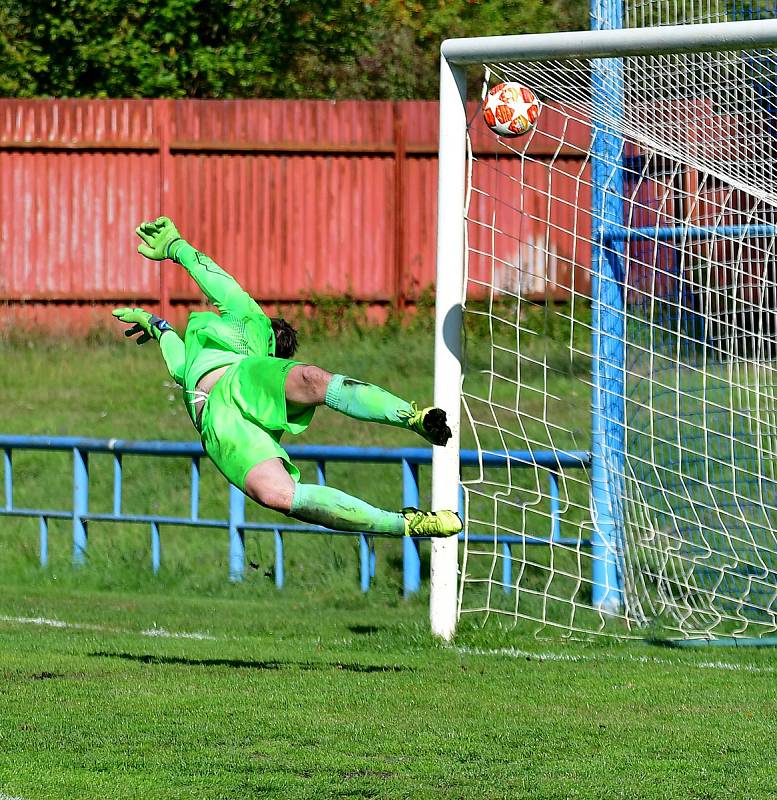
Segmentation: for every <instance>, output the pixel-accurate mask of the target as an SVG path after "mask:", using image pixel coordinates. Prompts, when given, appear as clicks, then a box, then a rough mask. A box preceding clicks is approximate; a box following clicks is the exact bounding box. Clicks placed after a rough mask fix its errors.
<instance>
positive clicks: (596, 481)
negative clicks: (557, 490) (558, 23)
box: [591, 0, 626, 611]
mask: <svg viewBox="0 0 777 800" xmlns="http://www.w3.org/2000/svg"><path fill="white" fill-rule="evenodd" d="M591 27H592V28H594V29H595V30H604V29H618V28H622V27H623V7H622V3H621V0H591ZM591 64H592V81H593V83H592V107H593V114H592V118H593V121H592V135H593V141H592V149H591V183H592V186H591V209H592V232H591V238H592V251H591V259H592V263H591V268H592V277H591V299H592V309H591V310H592V327H593V334H592V353H593V367H592V379H593V396H592V406H593V425H592V428H593V437H592V438H593V443H592V444H593V446H592V459H593V460H592V474H591V505H592V516H593V523H594V530H593V534H592V536H591V554H592V558H593V564H592V583H593V586H592V598H591V599H592V603H593V605H594V606H595V607H596V608H600V609H602V610H603V611H615V610H617V608H618V607H619V606H620V604H621V591H620V586H619V578H618V570H617V542H618V541H619V538H620V533H619V526H621V525H622V524H623V519H622V511H621V497H622V488H623V471H624V453H625V447H624V424H623V421H624V367H625V363H624V362H625V346H624V342H625V316H624V312H625V299H626V298H625V286H624V269H623V245H622V244H621V243H618V242H616V241H615V240H614V237H613V236H612V235H611V233H612V231H614V230H620V229H622V227H623V169H622V161H621V159H622V148H623V139H622V137H621V136H619V135H618V133H617V132H616V131H615V130H613V129H612V128H609V127H607V126H605V125H602V124H601V123H598V122H596V121H595V120H596V118H597V108H601V109H606V113H607V115H609V116H613V115H614V116H619V115H621V114H622V113H623V60H622V59H620V58H598V59H593V60H592V62H591Z"/></svg>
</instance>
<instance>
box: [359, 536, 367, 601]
mask: <svg viewBox="0 0 777 800" xmlns="http://www.w3.org/2000/svg"><path fill="white" fill-rule="evenodd" d="M359 575H360V577H361V589H362V591H363V592H369V590H370V545H369V542H368V541H367V537H366V536H365V535H364V534H363V533H360V534H359Z"/></svg>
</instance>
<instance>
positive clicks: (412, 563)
mask: <svg viewBox="0 0 777 800" xmlns="http://www.w3.org/2000/svg"><path fill="white" fill-rule="evenodd" d="M418 497H419V493H418V464H413V463H411V462H410V461H408V460H407V459H406V458H403V459H402V505H403V506H405V507H407V506H412V507H413V508H418V506H419V499H418ZM402 586H403V593H404V596H405V597H410V595H411V594H415V593H416V592H417V591H418V590H419V589H420V588H421V554H420V552H419V549H418V541H417V540H416V539H413V538H412V537H410V536H405V538H404V539H403V540H402Z"/></svg>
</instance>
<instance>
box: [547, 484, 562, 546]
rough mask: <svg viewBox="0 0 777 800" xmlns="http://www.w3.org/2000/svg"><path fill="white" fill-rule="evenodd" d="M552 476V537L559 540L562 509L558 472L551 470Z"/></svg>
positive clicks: (555, 540) (552, 539) (553, 539)
mask: <svg viewBox="0 0 777 800" xmlns="http://www.w3.org/2000/svg"><path fill="white" fill-rule="evenodd" d="M548 474H549V476H550V538H551V541H554V542H558V541H559V540H560V539H561V509H560V508H559V498H558V472H556V471H555V470H551V471H550V472H549V473H548Z"/></svg>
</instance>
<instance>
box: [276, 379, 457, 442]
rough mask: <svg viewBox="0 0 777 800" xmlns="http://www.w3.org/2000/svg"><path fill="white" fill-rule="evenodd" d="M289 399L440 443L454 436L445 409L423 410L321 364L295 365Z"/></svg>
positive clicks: (287, 384) (299, 403) (288, 383)
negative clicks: (333, 371)
mask: <svg viewBox="0 0 777 800" xmlns="http://www.w3.org/2000/svg"><path fill="white" fill-rule="evenodd" d="M286 400H287V401H288V402H289V403H291V404H293V405H300V406H312V405H323V404H326V405H327V406H329V408H332V409H334V410H335V411H339V412H340V413H341V414H346V415H347V416H349V417H353V418H354V419H361V420H365V421H366V422H379V423H382V424H384V425H394V426H395V427H398V428H407V429H408V430H411V431H415V432H416V433H418V434H419V435H420V436H423V437H424V439H426V440H427V441H428V442H431V443H432V444H436V445H444V444H446V443H447V441H448V439H450V438H451V430H450V428H449V427H448V424H447V420H446V415H445V412H444V411H443V410H442V409H441V408H424V409H421V410H419V409H418V408H417V407H416V404H415V403H408V402H407V401H406V400H403V399H402V398H401V397H397V396H396V395H393V394H391V392H387V391H386V390H385V389H382V388H381V387H380V386H375V385H374V384H371V383H363V382H362V381H357V380H354V379H353V378H348V377H346V376H345V375H331V374H330V373H328V372H326V371H325V370H323V369H321V368H320V367H314V366H311V365H297V366H295V367H293V368H292V369H291V370H290V371H289V375H288V377H287V379H286Z"/></svg>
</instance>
